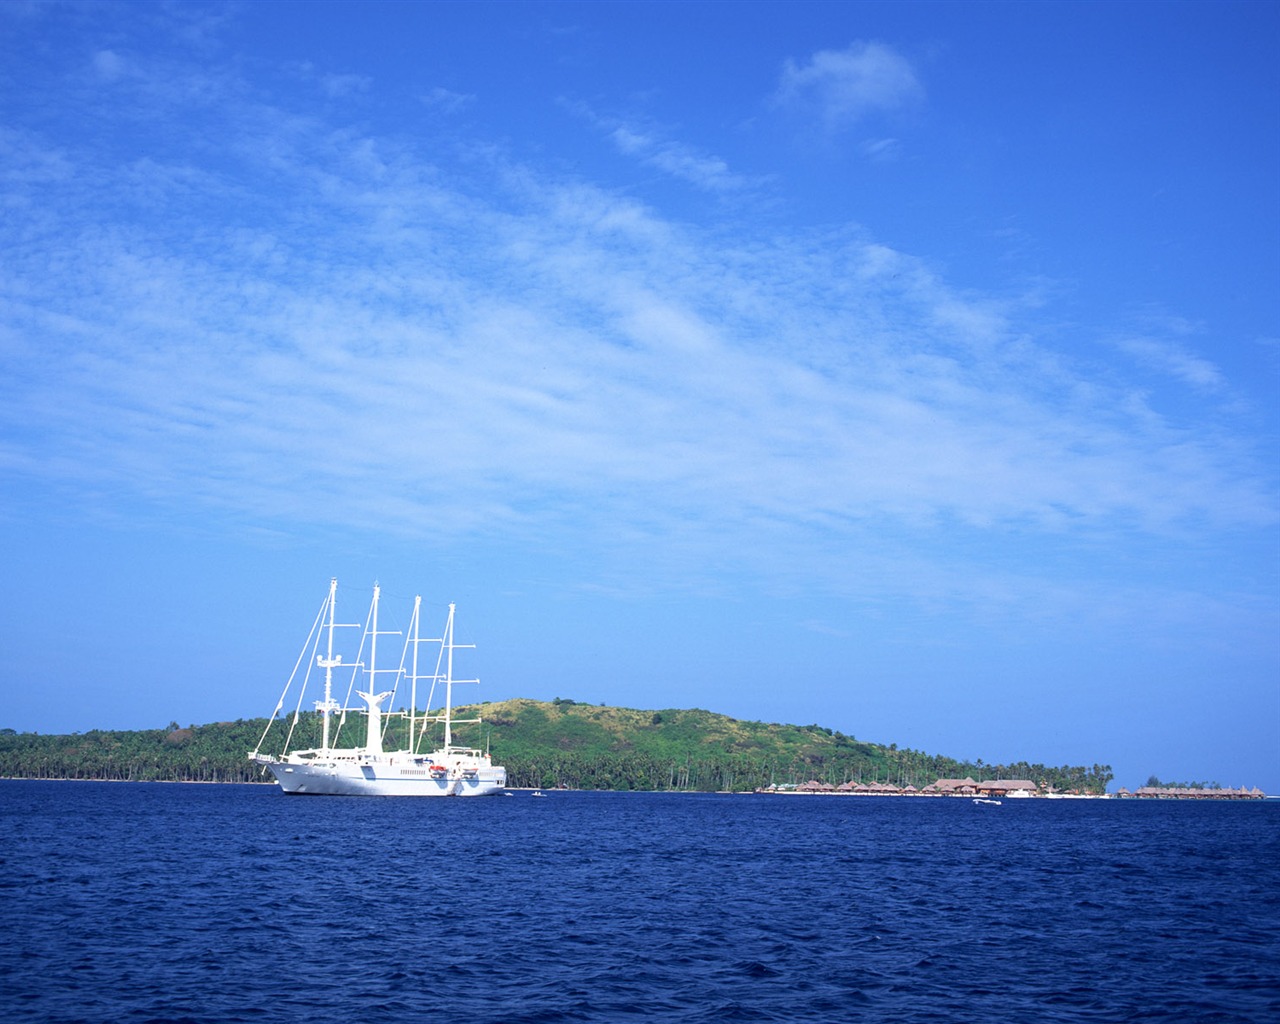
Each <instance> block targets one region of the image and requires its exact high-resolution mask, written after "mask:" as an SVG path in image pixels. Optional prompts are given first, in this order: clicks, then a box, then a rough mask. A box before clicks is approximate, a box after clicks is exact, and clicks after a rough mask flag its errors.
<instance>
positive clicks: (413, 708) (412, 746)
mask: <svg viewBox="0 0 1280 1024" xmlns="http://www.w3.org/2000/svg"><path fill="white" fill-rule="evenodd" d="M421 609H422V595H421V594H418V595H416V596H415V597H414V599H413V623H412V625H410V627H409V636H410V638H411V639H410V641H409V642H410V643H411V644H413V669H412V674H411V680H410V684H409V744H408V749H409V750H410V751H414V750H416V749H417V746H416V743H417V740H416V739H415V738H414V735H413V731H414V727H415V724H416V722H417V714H418V643H419V640H418V618H419V614H420V612H421ZM424 724H425V723H424Z"/></svg>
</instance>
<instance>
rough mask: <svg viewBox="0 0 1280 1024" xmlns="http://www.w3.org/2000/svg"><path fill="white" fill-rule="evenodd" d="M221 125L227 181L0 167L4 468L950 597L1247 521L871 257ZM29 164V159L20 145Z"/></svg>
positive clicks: (563, 187) (660, 567)
mask: <svg viewBox="0 0 1280 1024" xmlns="http://www.w3.org/2000/svg"><path fill="white" fill-rule="evenodd" d="M240 113H241V115H242V116H240V117H239V118H238V119H236V120H235V121H234V125H235V127H233V128H232V129H230V131H231V134H230V135H229V136H228V137H227V138H225V139H223V140H221V142H222V143H223V145H222V146H221V153H222V154H223V156H224V158H225V160H226V161H227V164H225V165H220V166H219V165H212V164H211V165H207V166H204V165H202V166H200V167H197V168H192V167H191V166H188V165H187V164H184V163H172V164H169V163H162V162H160V161H159V160H158V159H152V160H146V161H138V162H135V163H133V164H130V165H127V166H112V165H110V164H107V163H103V164H101V165H100V166H98V167H97V168H96V172H95V173H94V174H92V175H86V176H83V177H81V178H79V179H77V184H76V186H75V187H77V188H80V189H82V191H81V192H80V193H79V194H77V195H76V196H74V201H71V200H69V197H68V193H67V192H66V191H65V189H66V188H68V187H69V186H68V185H67V183H66V182H60V183H59V187H60V188H62V189H63V190H64V191H63V192H62V193H60V199H59V202H58V203H57V204H52V203H47V202H42V198H43V195H44V193H43V192H42V190H43V189H44V188H45V187H46V185H45V183H44V179H43V178H41V177H39V176H35V177H33V176H31V175H29V174H17V175H13V176H10V177H8V178H6V179H0V180H4V183H5V184H4V187H5V189H6V195H5V197H4V198H5V200H6V208H7V209H10V210H17V211H23V210H26V211H28V212H27V213H26V214H22V216H27V217H35V216H36V211H39V216H40V217H41V218H42V226H41V231H40V232H39V234H38V236H35V235H33V236H32V237H33V238H37V239H38V240H37V241H35V242H31V241H27V242H23V243H22V244H16V245H11V246H10V248H9V252H10V254H11V255H10V257H9V258H8V263H7V266H8V273H7V276H6V278H5V279H4V281H3V282H0V323H3V324H5V325H7V327H6V333H5V334H4V335H0V345H2V346H3V347H2V348H0V350H2V351H3V352H4V353H5V359H6V363H7V370H8V372H7V373H6V375H5V377H4V380H3V381H0V426H2V427H3V436H4V437H5V439H6V442H7V445H6V453H5V456H4V458H5V460H6V466H7V468H6V470H5V472H6V474H7V475H9V476H10V477H21V478H24V479H26V480H28V481H33V480H39V481H43V482H44V483H46V484H47V485H50V486H54V487H59V488H62V487H65V488H68V489H69V490H70V491H72V492H78V493H85V492H93V493H95V494H97V495H99V496H100V498H99V500H100V501H103V500H105V501H106V503H107V504H108V505H110V504H111V502H112V501H126V500H129V501H132V500H135V499H136V498H137V497H138V496H141V497H142V498H143V499H144V500H146V501H148V502H151V503H154V504H155V505H156V506H157V507H170V508H183V509H192V508H202V509H212V510H216V511H218V512H219V513H220V514H228V515H233V516H237V517H247V518H249V519H251V520H253V521H255V522H259V523H264V524H272V523H281V522H289V523H293V524H298V523H315V524H320V525H323V526H326V527H341V526H343V525H345V524H353V523H378V524H381V526H383V527H384V528H386V529H388V530H392V531H396V532H399V533H404V534H412V535H424V536H425V535H431V536H437V537H438V536H440V535H442V534H453V535H455V536H473V537H487V538H505V539H506V540H508V541H510V542H512V543H516V544H521V545H525V546H537V547H540V548H545V549H556V548H560V547H563V548H564V549H565V550H568V549H573V550H576V551H582V550H588V549H590V550H596V551H599V552H609V551H615V552H616V551H628V552H630V553H629V554H627V555H625V556H622V557H624V558H626V559H629V560H630V563H629V564H630V565H631V566H632V571H633V572H634V573H635V574H636V575H637V576H642V575H646V574H653V575H654V576H655V577H656V576H661V575H662V574H663V573H665V574H666V575H667V576H668V577H669V578H673V579H674V578H680V579H683V580H686V581H687V580H690V579H695V580H698V579H710V578H713V577H714V576H715V572H714V571H713V569H714V567H724V566H732V567H734V569H735V571H741V570H742V569H743V568H744V567H750V568H751V570H752V571H754V572H758V573H760V574H761V575H763V576H766V577H768V578H771V579H772V580H774V581H781V580H786V579H791V578H793V577H804V578H806V579H808V580H810V581H815V580H821V581H822V584H821V585H823V586H827V587H846V588H848V587H853V588H862V589H864V590H866V591H867V592H873V591H880V592H884V591H885V590H886V589H887V590H890V591H891V590H893V588H906V589H910V590H912V591H913V592H914V593H917V594H930V593H937V594H940V595H945V599H952V598H953V597H954V596H955V595H958V594H960V593H962V592H963V590H964V588H965V585H966V583H968V582H971V579H970V577H968V576H966V574H965V573H964V572H963V571H962V570H961V569H960V568H959V567H958V566H957V565H956V563H955V560H956V559H957V558H958V557H959V556H957V555H956V554H955V553H953V552H951V551H950V550H948V548H949V540H948V538H951V537H954V535H955V534H954V530H956V529H959V530H960V531H961V532H962V533H963V534H964V535H965V536H967V537H971V538H983V537H992V538H999V539H1000V540H999V542H1000V543H1009V540H1008V538H1009V537H1011V536H1023V537H1035V538H1040V539H1041V540H1042V541H1043V542H1044V543H1046V544H1048V543H1051V539H1053V538H1060V537H1064V536H1071V537H1074V538H1087V539H1088V542H1089V543H1092V542H1094V541H1097V542H1098V543H1102V544H1104V546H1105V545H1106V544H1110V543H1119V542H1121V541H1122V540H1123V539H1127V538H1130V537H1132V536H1133V535H1134V534H1135V533H1136V534H1138V535H1145V536H1153V535H1158V534H1161V533H1162V532H1166V531H1171V530H1180V529H1185V528H1189V524H1195V523H1203V522H1212V523H1214V524H1216V525H1217V526H1218V527H1222V528H1240V527H1244V528H1248V527H1251V526H1254V525H1256V524H1260V523H1262V524H1265V523H1270V522H1273V521H1274V518H1275V512H1274V502H1273V488H1272V484H1271V483H1270V482H1268V481H1267V480H1266V479H1264V478H1262V476H1261V474H1260V472H1259V470H1258V469H1257V468H1256V466H1254V465H1253V464H1252V463H1251V462H1250V460H1249V458H1248V457H1247V455H1242V454H1241V452H1240V451H1239V450H1238V449H1237V448H1236V447H1235V446H1234V445H1232V444H1230V443H1228V442H1225V441H1224V440H1223V439H1222V438H1221V437H1220V436H1217V435H1214V434H1209V433H1204V432H1201V431H1199V430H1197V429H1196V424H1195V423H1194V422H1186V423H1182V424H1179V423H1176V422H1172V421H1169V420H1167V419H1164V418H1161V417H1159V416H1156V415H1154V414H1153V413H1152V411H1151V410H1150V409H1149V408H1148V407H1146V405H1145V404H1144V403H1141V402H1138V403H1136V404H1133V405H1127V404H1126V403H1127V401H1128V400H1129V397H1130V395H1131V393H1132V388H1131V387H1130V383H1129V382H1126V381H1121V382H1118V383H1112V382H1110V381H1108V380H1106V379H1098V378H1095V377H1093V376H1091V375H1090V373H1089V371H1088V370H1086V369H1085V368H1081V367H1075V366H1073V365H1072V364H1071V363H1070V361H1069V360H1067V359H1065V358H1064V357H1062V356H1060V355H1058V354H1057V353H1055V352H1053V351H1052V350H1051V349H1049V348H1047V347H1045V346H1043V345H1041V344H1039V343H1038V342H1037V340H1036V337H1037V323H1036V321H1035V319H1034V317H1035V315H1036V310H1035V309H1034V308H1033V307H1027V308H1021V307H1019V306H1017V305H1016V304H1010V303H1008V302H1001V303H996V302H994V301H992V300H990V299H988V298H985V297H983V296H974V295H966V294H961V293H958V292H956V291H955V290H954V289H951V288H949V287H948V286H947V285H946V283H945V282H943V281H941V280H940V279H939V278H938V277H937V276H936V275H935V274H933V273H932V272H930V270H929V269H928V268H927V267H926V266H925V265H923V264H922V263H921V261H919V260H918V259H915V258H913V257H911V256H909V255H907V254H904V253H901V252H898V251H895V250H893V249H891V248H889V247H887V246H884V245H881V244H878V243H876V242H875V241H874V240H871V239H867V238H864V237H861V236H859V235H857V234H855V233H850V232H844V233H838V232H828V233H826V234H823V235H821V236H816V235H815V236H813V237H808V236H804V235H800V234H796V235H792V236H790V237H787V236H785V235H776V234H773V235H770V236H768V237H766V236H764V235H763V234H761V235H756V234H752V233H742V234H733V235H731V236H729V235H726V233H725V232H723V231H719V230H718V231H715V232H709V233H705V234H704V233H702V232H700V231H699V230H697V229H694V228H691V227H689V226H686V225H680V224H676V223H673V222H671V221H668V220H665V219H664V218H662V217H660V216H659V215H657V214H656V213H655V212H654V211H652V210H650V209H647V208H646V207H644V206H643V205H642V204H639V203H637V202H635V201H634V200H630V199H621V198H618V197H615V196H612V195H610V194H608V193H606V192H604V191H602V190H599V189H595V188H592V187H591V186H589V185H586V184H581V183H578V184H568V183H565V182H562V181H557V180H553V179H547V178H544V177H542V176H540V175H539V174H538V173H537V172H536V171H535V170H534V169H533V168H529V167H512V166H509V165H506V164H503V163H502V162H501V161H495V162H491V163H487V164H486V163H483V162H480V161H476V162H474V163H472V164H471V165H469V166H468V167H467V168H466V169H465V173H461V172H459V173H457V174H456V175H450V174H446V173H441V171H440V169H439V168H438V167H437V166H433V167H431V168H428V167H427V165H426V164H425V163H424V162H423V161H422V159H421V158H419V157H418V156H416V155H415V154H414V152H412V151H411V150H409V149H406V148H403V146H401V145H398V144H396V143H394V142H391V141H389V140H387V139H383V138H377V137H366V136H360V135H354V134H352V133H348V132H344V131H337V130H334V129H332V128H331V127H330V126H327V125H324V124H322V123H318V122H312V121H309V120H307V119H304V118H297V117H293V116H290V115H285V114H282V113H280V112H277V111H271V110H268V109H265V108H260V107H254V108H246V109H244V110H242V111H241V112H240ZM178 130H180V128H179V127H175V131H178ZM611 130H612V131H613V132H614V133H615V142H616V143H617V144H619V145H620V146H622V147H623V148H630V149H631V150H632V152H633V153H634V154H638V155H640V156H642V157H643V158H644V159H658V158H659V157H660V155H661V154H662V153H663V152H664V150H663V144H662V143H660V142H658V141H655V139H654V138H653V137H651V136H649V135H646V134H644V133H643V132H641V131H639V130H638V129H634V128H628V127H627V126H624V125H621V124H614V125H613V126H612V128H611ZM202 144H203V143H202ZM665 152H667V154H668V156H669V157H670V158H671V159H672V161H673V165H674V164H678V163H679V161H678V160H677V159H676V157H675V156H672V154H671V150H669V149H668V150H666V151H665ZM62 159H64V158H63V157H62V156H61V155H60V154H58V153H56V152H54V151H52V150H50V151H49V152H47V153H44V154H42V153H41V152H39V151H38V144H37V143H35V142H34V141H31V140H28V143H27V145H26V147H25V152H24V153H23V154H22V155H21V161H20V162H21V165H22V166H26V167H30V166H48V167H56V166H58V165H59V161H61V160H62ZM6 162H7V161H6ZM696 163H697V161H696V160H695V161H694V164H695V165H696ZM684 169H685V170H686V171H687V172H688V173H690V174H691V175H692V176H693V177H697V176H698V174H699V173H701V174H702V175H703V177H704V178H706V177H714V175H713V174H712V172H711V171H708V170H706V169H703V171H701V172H697V171H696V170H695V171H689V170H688V168H687V167H685V168H684ZM672 173H676V171H675V170H672ZM107 197H109V198H110V202H105V201H104V200H105V199H106V198H107ZM211 211H212V212H211ZM5 233H6V235H7V236H8V237H9V238H11V239H18V238H20V237H21V234H22V233H21V230H20V226H17V225H16V224H15V222H14V221H12V220H11V221H10V222H9V224H8V227H7V228H6V229H5ZM8 490H9V492H10V494H11V495H12V494H16V493H18V488H16V487H13V488H9V489H8ZM101 496H107V497H106V498H102V497H101ZM112 496H114V497H112ZM942 527H945V529H942ZM975 542H976V541H975ZM948 567H949V568H948ZM997 589H998V588H997ZM939 599H942V598H939Z"/></svg>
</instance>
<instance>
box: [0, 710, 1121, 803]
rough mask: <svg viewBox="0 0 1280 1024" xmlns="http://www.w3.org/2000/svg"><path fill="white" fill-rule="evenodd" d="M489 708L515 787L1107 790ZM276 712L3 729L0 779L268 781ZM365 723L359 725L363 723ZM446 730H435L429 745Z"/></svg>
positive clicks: (1096, 771)
mask: <svg viewBox="0 0 1280 1024" xmlns="http://www.w3.org/2000/svg"><path fill="white" fill-rule="evenodd" d="M477 712H478V713H479V714H480V715H481V716H482V717H483V719H484V721H483V723H482V724H481V725H479V726H475V725H471V726H459V727H457V728H456V729H455V742H457V743H464V744H470V745H474V746H479V747H486V748H488V749H490V750H491V751H492V754H493V757H494V760H495V762H497V763H500V764H504V765H505V766H506V768H507V774H508V784H509V785H511V786H516V787H520V786H530V787H532V786H537V787H543V788H550V787H553V786H567V787H570V788H582V789H622V790H626V789H689V790H708V791H710V790H750V789H755V788H758V787H762V786H767V785H770V784H771V783H799V782H804V781H807V780H809V779H817V780H819V781H823V782H831V783H836V784H838V783H841V782H844V781H846V780H856V781H862V782H873V781H878V782H894V783H899V784H906V783H912V784H914V785H916V786H923V785H925V784H927V783H929V782H932V781H934V780H935V779H938V778H947V777H952V778H954V777H960V776H964V775H972V776H973V777H974V778H993V777H995V778H1030V779H1033V780H1035V781H1037V782H1046V783H1049V784H1051V785H1053V786H1056V787H1057V788H1059V789H1078V790H1084V791H1092V792H1101V791H1102V790H1104V789H1105V788H1106V784H1107V782H1108V781H1110V779H1111V770H1110V768H1109V767H1108V766H1106V765H1093V766H1092V767H1089V768H1086V767H1083V766H1062V767H1060V768H1052V767H1048V766H1045V765H1041V764H1028V763H1026V762H1018V763H1016V764H1008V765H995V764H987V763H985V762H983V761H982V760H981V759H979V760H977V761H975V762H966V761H959V760H956V759H954V758H950V757H946V756H942V755H933V754H926V753H924V752H923V751H918V750H909V749H899V748H898V747H897V745H896V744H890V745H889V746H883V745H880V744H875V743H868V742H864V741H860V740H857V739H855V738H854V737H852V736H846V735H844V734H843V733H840V732H836V731H833V730H831V729H827V728H823V727H822V726H819V725H806V726H797V725H782V724H766V723H764V722H746V721H740V720H738V719H733V718H729V717H727V716H725V715H718V714H714V713H712V712H710V711H702V710H698V709H678V708H664V709H661V710H657V711H642V710H637V709H632V708H617V707H606V706H601V705H593V704H580V703H577V702H575V701H572V700H559V699H558V700H555V701H549V702H548V701H535V700H526V699H514V700H507V701H500V702H495V703H485V704H481V705H471V706H464V707H460V708H457V709H455V714H456V715H457V716H458V717H460V718H465V717H474V716H475V714H476V713H477ZM288 725H289V722H288V721H287V720H285V719H283V718H282V719H277V720H276V721H274V722H271V723H270V726H271V728H270V730H269V732H268V736H267V740H266V742H264V743H263V745H262V749H263V751H264V752H268V753H279V752H280V749H281V747H282V745H283V742H284V736H285V732H286V731H287V728H288ZM267 726H268V721H267V719H265V718H259V719H239V720H237V721H235V722H217V723H213V724H210V725H201V726H195V725H192V726H188V727H186V728H180V727H179V726H178V725H177V723H170V725H169V727H168V728H166V729H148V730H137V731H104V730H92V731H90V732H86V733H75V734H72V735H45V736H42V735H39V734H37V733H16V732H14V731H13V730H8V729H6V730H0V776H4V777H8V778H59V779H62V778H66V779H135V780H153V779H159V780H175V781H179V780H183V781H211V782H254V781H260V780H261V776H260V775H259V774H258V771H257V769H256V768H255V767H254V766H253V765H251V764H249V763H248V762H247V760H246V758H245V755H246V752H247V751H249V750H252V749H253V748H254V747H255V746H257V744H258V740H259V737H260V736H261V735H262V734H263V732H264V730H267ZM363 729H364V720H363V718H362V717H359V716H351V717H350V719H349V720H348V722H347V724H346V726H345V731H344V732H343V733H341V734H340V735H339V737H338V740H336V741H335V742H341V743H343V744H350V743H353V742H358V741H359V737H360V736H361V735H362V734H363ZM352 730H354V732H353V731H352ZM404 730H405V724H404V722H403V721H402V720H400V719H394V718H393V719H389V721H388V734H387V739H386V743H387V746H388V749H393V748H395V747H396V746H399V745H402V743H403V733H404ZM319 732H320V729H319V718H318V716H317V715H316V714H315V713H306V714H303V715H302V716H301V718H300V720H299V722H298V725H297V727H296V730H295V733H294V742H293V746H294V747H297V746H307V745H311V744H316V743H318V742H319ZM433 740H434V741H435V742H438V741H439V737H438V736H436V737H429V739H428V747H429V746H430V745H431V743H432V741H433Z"/></svg>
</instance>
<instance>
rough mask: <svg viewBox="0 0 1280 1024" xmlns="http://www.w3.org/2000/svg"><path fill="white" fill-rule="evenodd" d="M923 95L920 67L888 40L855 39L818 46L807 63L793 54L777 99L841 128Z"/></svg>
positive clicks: (781, 79) (915, 100)
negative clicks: (842, 45)
mask: <svg viewBox="0 0 1280 1024" xmlns="http://www.w3.org/2000/svg"><path fill="white" fill-rule="evenodd" d="M923 96H924V88H923V86H922V85H921V84H920V81H919V79H918V78H917V76H916V73H915V69H914V68H913V67H912V66H911V63H910V61H908V60H907V59H906V58H905V57H903V56H902V55H901V54H900V53H898V52H897V51H896V50H894V49H893V48H892V47H890V46H886V45H885V44H883V43H875V42H869V43H868V42H855V43H852V44H851V45H850V46H849V47H847V48H846V49H844V50H819V51H818V52H817V53H815V54H814V55H813V56H812V57H810V58H809V60H808V62H807V63H805V64H796V63H795V62H794V61H791V60H788V61H787V62H786V63H785V64H784V65H783V68H782V75H781V78H780V80H779V83H778V88H777V91H776V92H775V93H774V97H773V102H774V103H775V105H777V106H780V107H786V108H792V109H797V110H803V111H806V112H809V113H811V114H813V115H815V116H816V117H817V118H819V119H820V120H821V121H822V123H823V124H824V125H825V126H826V127H827V128H829V129H841V128H848V127H851V126H852V125H855V124H857V123H858V122H860V121H862V120H863V119H864V118H866V117H867V116H868V115H870V114H873V113H876V112H881V111H889V110H897V109H899V108H901V107H904V106H907V105H909V104H911V103H915V102H918V101H919V100H921V99H922V98H923Z"/></svg>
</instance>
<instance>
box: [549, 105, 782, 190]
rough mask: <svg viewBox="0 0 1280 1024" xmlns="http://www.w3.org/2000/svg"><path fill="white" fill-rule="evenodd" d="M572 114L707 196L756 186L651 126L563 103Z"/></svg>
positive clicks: (623, 148) (710, 156)
mask: <svg viewBox="0 0 1280 1024" xmlns="http://www.w3.org/2000/svg"><path fill="white" fill-rule="evenodd" d="M564 105H565V106H566V107H568V108H569V109H570V110H571V111H572V112H573V113H575V114H577V115H578V116H580V117H582V118H584V119H585V120H587V121H588V122H590V123H591V124H593V125H595V127H597V128H599V129H601V130H602V131H604V132H605V133H606V134H607V137H608V138H609V140H610V141H611V142H612V143H613V145H614V148H615V149H617V151H618V152H619V153H621V154H622V155H623V156H627V157H631V158H632V159H634V160H637V161H639V162H640V163H641V164H643V165H645V166H646V167H652V168H653V169H655V170H658V171H661V172H662V173H664V174H667V175H670V176H671V177H673V178H677V179H679V180H681V181H684V182H686V183H687V184H690V185H693V186H695V187H696V188H700V189H703V190H704V191H707V192H718V193H729V192H741V191H743V190H745V189H749V188H752V187H754V186H756V185H758V184H759V181H758V180H754V179H752V178H750V177H748V176H746V175H742V174H737V173H735V172H734V171H733V170H731V169H730V167H729V164H728V163H727V162H726V161H725V160H723V159H722V158H720V157H718V156H716V155H715V154H713V153H708V152H706V151H704V150H701V149H699V148H697V147H695V146H690V145H687V144H685V143H683V142H679V141H676V140H674V139H671V138H668V137H667V135H666V133H665V132H664V131H662V130H661V129H659V128H658V127H656V126H653V125H642V124H640V123H637V122H636V121H634V120H631V121H628V120H624V119H622V118H616V117H604V116H601V115H598V114H596V113H595V112H593V111H592V110H591V109H589V108H588V107H587V106H586V105H585V104H581V103H569V102H565V103H564Z"/></svg>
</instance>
